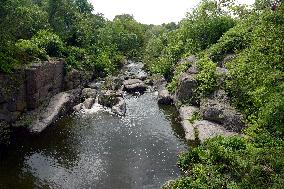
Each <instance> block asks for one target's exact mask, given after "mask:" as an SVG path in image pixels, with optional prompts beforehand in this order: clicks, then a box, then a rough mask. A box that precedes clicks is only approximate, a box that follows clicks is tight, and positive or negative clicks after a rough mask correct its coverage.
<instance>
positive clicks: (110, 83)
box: [102, 76, 124, 90]
mask: <svg viewBox="0 0 284 189" xmlns="http://www.w3.org/2000/svg"><path fill="white" fill-rule="evenodd" d="M123 81H124V78H123V76H118V77H114V76H112V77H108V78H106V79H105V82H104V84H103V86H102V88H103V89H105V90H119V89H121V88H122V85H123Z"/></svg>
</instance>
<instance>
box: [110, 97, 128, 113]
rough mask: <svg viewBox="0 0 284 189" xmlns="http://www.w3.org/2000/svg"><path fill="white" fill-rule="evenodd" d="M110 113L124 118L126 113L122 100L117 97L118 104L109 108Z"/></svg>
mask: <svg viewBox="0 0 284 189" xmlns="http://www.w3.org/2000/svg"><path fill="white" fill-rule="evenodd" d="M111 111H112V112H113V113H116V114H117V115H120V116H124V115H125V113H126V103H125V101H124V99H123V98H121V97H118V103H117V104H115V105H114V106H113V107H112V108H111Z"/></svg>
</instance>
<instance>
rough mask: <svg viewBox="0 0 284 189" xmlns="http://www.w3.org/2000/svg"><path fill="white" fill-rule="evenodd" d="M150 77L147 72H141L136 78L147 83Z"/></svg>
mask: <svg viewBox="0 0 284 189" xmlns="http://www.w3.org/2000/svg"><path fill="white" fill-rule="evenodd" d="M147 77H148V74H147V73H146V72H145V71H143V70H142V71H140V72H139V73H138V74H137V75H136V78H137V79H140V80H142V81H145V80H146V79H147Z"/></svg>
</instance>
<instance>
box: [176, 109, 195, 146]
mask: <svg viewBox="0 0 284 189" xmlns="http://www.w3.org/2000/svg"><path fill="white" fill-rule="evenodd" d="M198 111H199V109H198V108H197V107H195V106H182V107H180V109H179V114H180V118H181V125H182V127H183V129H184V132H185V138H186V140H189V141H194V140H195V139H196V138H195V135H196V133H195V128H194V125H193V123H191V122H190V121H189V119H190V118H191V117H192V116H193V115H194V113H195V112H198Z"/></svg>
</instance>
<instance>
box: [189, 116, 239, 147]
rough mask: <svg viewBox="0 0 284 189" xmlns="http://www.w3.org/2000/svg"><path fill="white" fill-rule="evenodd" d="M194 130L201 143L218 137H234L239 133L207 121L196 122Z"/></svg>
mask: <svg viewBox="0 0 284 189" xmlns="http://www.w3.org/2000/svg"><path fill="white" fill-rule="evenodd" d="M193 126H194V128H195V129H196V131H197V133H198V139H199V140H200V142H204V141H205V140H206V139H209V138H213V137H216V136H220V135H221V136H233V135H237V133H235V132H233V131H229V130H227V129H225V128H224V127H223V126H221V125H219V124H217V123H214V122H210V121H207V120H201V121H196V122H194V124H193Z"/></svg>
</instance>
